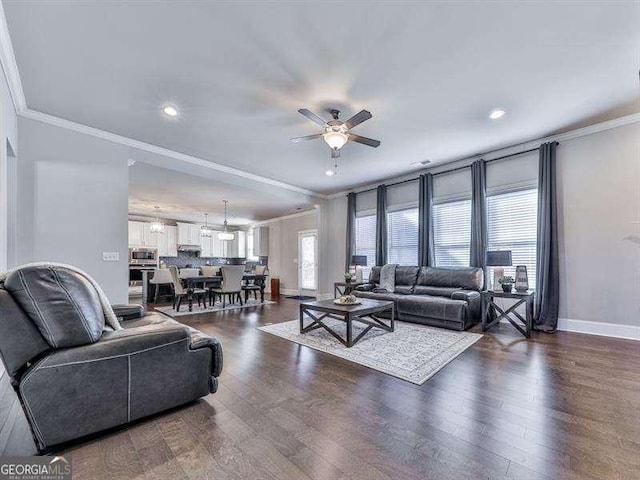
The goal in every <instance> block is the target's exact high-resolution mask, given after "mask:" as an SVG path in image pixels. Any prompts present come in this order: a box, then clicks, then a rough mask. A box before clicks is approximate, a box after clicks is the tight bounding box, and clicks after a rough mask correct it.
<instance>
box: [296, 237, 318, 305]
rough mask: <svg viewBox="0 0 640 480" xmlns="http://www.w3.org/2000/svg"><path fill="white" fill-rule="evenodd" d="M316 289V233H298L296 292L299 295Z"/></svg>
mask: <svg viewBox="0 0 640 480" xmlns="http://www.w3.org/2000/svg"><path fill="white" fill-rule="evenodd" d="M317 288H318V231H317V230H305V231H302V232H298V290H299V291H300V292H301V294H304V293H305V292H313V293H315V291H316V290H317Z"/></svg>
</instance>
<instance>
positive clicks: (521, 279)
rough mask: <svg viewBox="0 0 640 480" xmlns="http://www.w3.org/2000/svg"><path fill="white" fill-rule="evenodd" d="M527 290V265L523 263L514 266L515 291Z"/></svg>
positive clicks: (522, 291)
mask: <svg viewBox="0 0 640 480" xmlns="http://www.w3.org/2000/svg"><path fill="white" fill-rule="evenodd" d="M527 290H529V277H528V276H527V267H526V266H525V265H518V266H517V267H516V291H517V292H521V293H524V292H526V291H527Z"/></svg>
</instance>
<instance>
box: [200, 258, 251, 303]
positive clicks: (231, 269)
mask: <svg viewBox="0 0 640 480" xmlns="http://www.w3.org/2000/svg"><path fill="white" fill-rule="evenodd" d="M243 275H244V265H225V266H224V267H222V285H221V286H220V288H211V289H210V290H209V292H210V293H212V294H213V301H212V302H211V305H215V303H216V297H220V298H221V299H222V308H225V307H226V306H227V302H226V299H227V298H229V303H233V301H234V299H235V298H237V299H238V301H239V302H240V305H243V303H242V296H241V295H240V293H241V292H242V276H243Z"/></svg>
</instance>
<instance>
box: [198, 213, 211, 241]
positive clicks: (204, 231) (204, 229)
mask: <svg viewBox="0 0 640 480" xmlns="http://www.w3.org/2000/svg"><path fill="white" fill-rule="evenodd" d="M208 220H209V214H208V213H205V214H204V225H201V226H200V235H201V236H203V237H210V236H211V235H212V233H213V231H212V230H211V227H210V226H209V222H208Z"/></svg>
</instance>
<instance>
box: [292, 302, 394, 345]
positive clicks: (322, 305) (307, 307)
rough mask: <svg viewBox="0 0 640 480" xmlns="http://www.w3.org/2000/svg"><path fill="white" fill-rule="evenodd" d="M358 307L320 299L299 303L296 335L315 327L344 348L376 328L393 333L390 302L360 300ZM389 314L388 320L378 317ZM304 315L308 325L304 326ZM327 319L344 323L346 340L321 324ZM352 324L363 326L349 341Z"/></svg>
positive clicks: (391, 303) (392, 316)
mask: <svg viewBox="0 0 640 480" xmlns="http://www.w3.org/2000/svg"><path fill="white" fill-rule="evenodd" d="M361 301H362V303H360V304H358V305H336V304H335V303H333V300H320V301H317V302H303V303H301V304H300V333H308V332H311V331H312V330H315V329H317V328H324V329H325V330H326V331H327V332H329V333H330V334H331V335H332V336H333V337H335V338H336V339H337V340H338V341H339V342H340V343H342V344H343V345H344V346H345V347H347V348H350V347H352V346H353V345H355V344H356V343H357V342H358V341H359V340H360V339H361V338H362V337H364V336H365V334H366V333H367V332H369V330H371V329H372V328H380V329H382V330H385V331H387V332H393V330H394V326H395V324H394V316H395V308H394V304H393V302H388V301H380V300H370V299H366V298H363V299H361ZM388 311H390V312H391V317H390V318H389V319H386V318H384V319H383V318H381V317H380V314H381V313H383V312H388ZM305 315H306V316H307V317H308V318H310V319H311V320H312V322H311V323H310V324H309V325H307V326H305V325H304V321H305ZM327 318H331V319H335V320H340V321H342V322H345V324H346V330H347V332H346V333H347V335H346V338H343V337H342V336H340V334H339V333H338V332H336V331H335V330H334V329H332V328H331V327H330V326H329V325H327V324H326V323H325V319H327ZM353 322H359V323H362V324H364V325H367V328H365V329H364V330H363V331H362V332H360V334H359V335H358V336H357V337H355V338H353Z"/></svg>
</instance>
